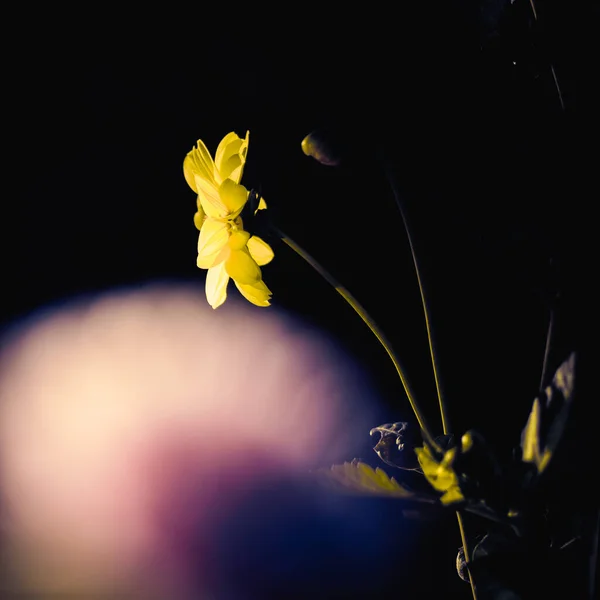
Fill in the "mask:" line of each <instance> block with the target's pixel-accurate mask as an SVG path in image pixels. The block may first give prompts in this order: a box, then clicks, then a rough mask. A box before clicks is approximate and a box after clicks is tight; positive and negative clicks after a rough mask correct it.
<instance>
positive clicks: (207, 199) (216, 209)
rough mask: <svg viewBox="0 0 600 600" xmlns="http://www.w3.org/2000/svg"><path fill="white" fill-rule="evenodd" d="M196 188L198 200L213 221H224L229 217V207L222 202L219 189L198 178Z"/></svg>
mask: <svg viewBox="0 0 600 600" xmlns="http://www.w3.org/2000/svg"><path fill="white" fill-rule="evenodd" d="M195 181H196V188H197V190H198V199H199V200H200V205H201V206H202V209H203V210H204V212H205V213H206V214H207V215H208V216H209V217H212V218H213V219H223V218H225V217H227V215H228V210H227V207H226V206H225V205H224V204H223V202H222V201H221V196H220V195H219V188H218V187H216V186H214V185H213V184H212V183H210V182H208V181H206V180H205V179H202V177H199V176H196V179H195Z"/></svg>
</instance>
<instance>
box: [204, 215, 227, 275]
mask: <svg viewBox="0 0 600 600" xmlns="http://www.w3.org/2000/svg"><path fill="white" fill-rule="evenodd" d="M229 235H230V232H229V225H228V224H227V223H224V222H223V221H216V220H215V219H211V218H210V217H208V218H207V219H205V221H204V223H203V225H202V229H200V235H199V237H198V266H199V267H200V268H203V269H206V268H207V266H212V265H213V264H214V260H215V259H216V258H217V256H218V254H219V253H220V252H221V250H222V249H223V248H224V247H225V246H226V245H227V242H228V241H229ZM201 262H202V265H207V266H201Z"/></svg>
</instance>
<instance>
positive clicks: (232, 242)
mask: <svg viewBox="0 0 600 600" xmlns="http://www.w3.org/2000/svg"><path fill="white" fill-rule="evenodd" d="M249 239H250V234H249V233H248V232H247V231H244V230H242V229H238V230H237V231H235V232H234V233H232V234H231V237H230V238H229V242H228V244H229V247H230V248H231V249H232V250H241V249H242V248H244V247H245V246H246V243H247V242H248V240H249Z"/></svg>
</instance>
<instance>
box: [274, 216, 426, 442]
mask: <svg viewBox="0 0 600 600" xmlns="http://www.w3.org/2000/svg"><path fill="white" fill-rule="evenodd" d="M271 228H272V230H273V232H274V233H275V235H277V236H278V237H279V238H280V239H281V241H282V242H283V243H284V244H286V245H287V246H289V247H290V248H291V249H292V250H293V251H294V252H295V253H296V254H298V255H299V256H300V257H301V258H303V259H304V260H305V261H306V262H307V263H308V264H309V265H310V266H311V267H312V268H313V269H314V270H315V271H317V273H319V275H321V277H323V279H325V280H326V281H327V282H328V283H329V284H330V285H331V286H332V287H333V288H334V289H335V291H336V292H337V293H338V294H339V295H340V296H341V297H342V298H343V299H344V300H345V301H346V302H347V303H348V304H349V305H350V306H351V307H352V308H353V309H354V311H355V312H356V314H357V315H358V316H359V317H360V318H361V319H362V320H363V322H364V323H365V325H366V326H367V327H368V328H369V329H370V330H371V332H372V333H373V335H374V336H375V337H376V338H377V340H378V341H379V343H380V344H381V345H382V346H383V348H384V349H385V351H386V352H387V354H388V356H389V357H390V359H391V361H392V363H393V364H394V367H395V368H396V371H397V373H398V376H399V377H400V381H401V382H402V386H403V387H404V391H405V393H406V396H407V398H408V401H409V402H410V406H411V408H412V410H413V412H414V413H415V417H416V418H417V421H418V423H419V427H420V428H421V430H422V431H423V433H424V435H425V436H426V438H427V439H430V440H431V439H432V436H431V432H430V430H429V428H428V426H427V423H426V421H425V417H424V416H423V413H422V412H421V410H420V409H419V406H418V404H417V400H416V398H415V396H414V394H413V392H412V391H411V389H410V385H409V383H408V380H407V378H406V375H405V374H404V369H403V368H402V366H401V364H400V361H399V360H398V358H397V357H396V354H395V353H394V351H393V349H392V346H391V344H390V343H389V342H388V340H387V339H386V337H385V336H384V335H383V333H382V331H381V329H380V328H379V327H378V326H377V324H376V323H375V321H374V320H373V319H372V318H371V316H370V315H369V313H367V311H366V310H365V309H364V308H363V307H362V306H361V304H360V303H359V302H358V300H356V298H355V297H354V296H353V295H352V294H351V293H350V292H349V291H348V290H347V289H346V288H345V287H344V286H342V285H340V283H339V282H338V281H337V280H336V279H335V278H334V277H332V276H331V275H330V274H329V272H328V271H326V270H325V269H324V268H323V267H322V266H321V265H320V264H319V263H318V262H317V261H316V260H315V259H314V258H313V257H312V256H311V255H310V254H309V253H308V252H306V250H304V249H303V248H301V247H300V246H299V245H298V244H297V243H296V242H294V240H292V239H291V238H290V237H288V236H287V235H286V234H285V233H284V232H283V231H281V230H280V229H278V228H277V227H274V226H271Z"/></svg>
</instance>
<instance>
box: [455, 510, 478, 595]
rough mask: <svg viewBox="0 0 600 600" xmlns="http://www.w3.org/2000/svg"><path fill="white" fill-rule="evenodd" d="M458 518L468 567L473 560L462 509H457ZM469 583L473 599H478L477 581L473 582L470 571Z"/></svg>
mask: <svg viewBox="0 0 600 600" xmlns="http://www.w3.org/2000/svg"><path fill="white" fill-rule="evenodd" d="M456 519H457V521H458V529H459V530H460V539H461V540H462V545H463V552H464V554H465V562H466V563H467V569H468V568H469V563H470V562H471V552H470V550H469V546H468V544H467V535H466V533H465V524H464V523H463V517H462V514H461V513H460V511H458V510H457V511H456ZM469 583H470V584H471V593H472V594H473V600H477V591H476V590H475V583H474V582H473V577H472V576H471V572H470V571H469Z"/></svg>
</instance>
